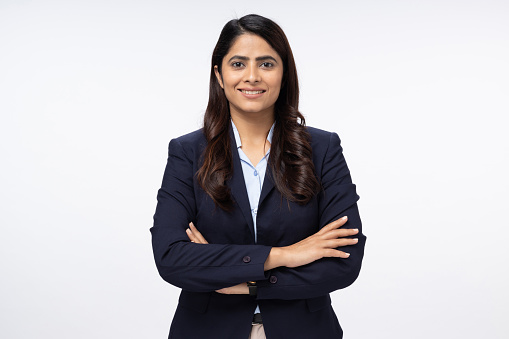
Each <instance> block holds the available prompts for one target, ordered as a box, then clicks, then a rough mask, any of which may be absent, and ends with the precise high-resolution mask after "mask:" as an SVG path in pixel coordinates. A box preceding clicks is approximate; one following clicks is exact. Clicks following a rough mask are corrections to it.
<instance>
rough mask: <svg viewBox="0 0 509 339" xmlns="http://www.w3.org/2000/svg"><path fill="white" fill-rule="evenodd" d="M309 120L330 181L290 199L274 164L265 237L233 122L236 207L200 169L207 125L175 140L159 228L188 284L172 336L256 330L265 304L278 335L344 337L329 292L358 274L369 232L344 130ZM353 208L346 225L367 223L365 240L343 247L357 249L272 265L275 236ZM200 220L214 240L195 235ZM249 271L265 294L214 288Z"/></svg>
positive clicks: (264, 195)
mask: <svg viewBox="0 0 509 339" xmlns="http://www.w3.org/2000/svg"><path fill="white" fill-rule="evenodd" d="M307 130H308V132H309V133H310V135H311V146H312V149H313V162H314V165H315V173H316V176H317V178H318V180H319V182H320V183H321V185H322V190H321V192H320V193H319V194H317V195H316V196H315V197H313V199H312V200H311V201H309V202H308V203H307V204H306V205H299V204H296V203H293V202H288V201H287V200H285V199H282V196H281V194H280V192H279V191H277V190H276V189H275V188H274V183H273V180H272V172H271V169H270V166H268V167H267V172H266V175H265V180H264V182H263V186H262V192H261V195H260V201H259V207H258V214H257V231H258V242H257V244H255V243H254V228H253V220H252V217H251V208H250V206H249V200H248V195H247V190H246V186H245V182H244V177H243V173H242V168H241V163H240V159H239V155H238V152H237V147H236V143H235V138H234V136H233V131H232V129H231V125H230V136H231V146H232V156H233V165H234V166H233V176H232V178H231V179H230V180H228V181H227V185H228V186H229V187H230V189H231V194H232V197H233V200H234V201H235V203H234V208H233V210H232V211H230V212H226V211H224V210H222V209H221V208H219V207H216V206H215V205H214V202H213V201H212V199H211V198H210V197H209V196H208V195H207V194H206V193H205V192H204V191H203V190H202V188H201V187H200V185H199V183H198V182H197V180H196V178H195V174H196V172H197V170H198V169H199V168H200V165H201V162H200V156H201V154H202V152H203V150H204V148H205V145H206V140H205V136H204V135H203V131H202V130H197V131H195V132H192V133H189V134H187V135H184V136H181V137H179V138H177V139H173V140H171V141H170V145H169V156H168V163H167V165H166V170H165V172H164V177H163V182H162V186H161V189H160V190H159V192H158V195H157V200H158V203H157V208H156V212H155V215H154V226H153V227H152V228H151V229H150V230H151V232H152V246H153V250H154V257H155V262H156V266H157V269H158V271H159V274H160V275H161V277H162V278H163V279H164V280H165V281H167V282H169V283H170V284H172V285H175V286H177V287H180V288H181V289H182V292H181V294H180V298H179V304H178V306H177V310H176V312H175V315H174V317H173V321H172V324H171V328H170V334H169V338H176V339H188V338H191V339H192V338H220V339H226V338H232V339H247V338H248V337H249V333H250V330H251V320H252V317H253V312H254V310H255V308H256V305H257V304H258V305H259V306H260V311H261V314H262V318H263V325H264V329H265V333H266V336H267V338H269V339H272V338H276V339H284V338H321V339H326V338H336V339H337V338H342V336H343V334H342V329H341V327H340V325H339V322H338V320H337V318H336V315H335V314H334V311H333V309H332V306H331V299H330V296H329V293H330V292H332V291H335V290H337V289H341V288H344V287H347V286H348V285H350V284H351V283H353V282H354V281H355V279H356V278H357V276H358V274H359V271H360V268H361V262H362V257H363V254H364V244H365V239H366V237H365V236H364V235H363V233H362V228H361V219H360V217H359V212H358V209H357V200H358V199H359V196H358V195H357V193H356V190H355V185H354V184H353V183H352V180H351V178H350V172H349V170H348V167H347V165H346V162H345V158H344V157H343V153H342V148H341V145H340V139H339V137H338V135H337V134H336V133H330V132H326V131H323V130H319V129H316V128H312V127H307ZM344 215H346V216H348V221H347V223H346V224H345V225H344V226H342V227H343V228H358V229H359V234H358V235H356V236H355V237H357V238H358V239H359V242H358V243H357V244H355V245H350V246H345V247H341V250H344V251H346V252H349V253H350V257H349V258H347V259H341V258H323V259H320V260H317V261H315V262H313V263H310V264H308V265H304V266H300V267H297V268H287V267H278V268H275V269H272V270H270V271H267V272H264V270H263V266H264V263H265V260H266V258H267V256H268V255H269V252H270V249H271V247H272V246H277V247H279V246H287V245H291V244H294V243H296V242H298V241H300V240H302V239H304V238H306V237H308V236H310V235H312V234H314V233H316V232H317V231H318V230H319V229H320V228H322V227H323V226H325V225H327V224H328V223H330V222H332V221H334V220H336V219H338V218H340V217H342V216H344ZM191 221H192V222H193V223H194V224H195V225H196V227H197V228H198V230H199V231H200V232H201V233H202V234H203V236H204V237H205V239H207V241H208V242H209V244H207V245H204V244H196V243H192V242H190V241H189V238H188V237H187V235H186V232H185V231H186V229H187V228H188V224H189V222H191ZM246 281H257V285H258V296H257V297H256V299H255V298H253V297H250V296H249V295H225V294H220V293H217V292H215V290H218V289H221V288H224V287H228V286H233V285H236V284H239V283H242V282H246Z"/></svg>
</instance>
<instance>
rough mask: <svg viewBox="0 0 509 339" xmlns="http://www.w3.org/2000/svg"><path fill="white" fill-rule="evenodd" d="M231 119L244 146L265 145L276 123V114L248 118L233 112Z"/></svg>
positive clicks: (253, 115)
mask: <svg viewBox="0 0 509 339" xmlns="http://www.w3.org/2000/svg"><path fill="white" fill-rule="evenodd" d="M231 117H232V120H233V123H234V124H235V127H237V130H238V131H239V135H240V139H241V140H242V145H243V146H244V145H245V144H264V143H265V141H266V138H267V134H268V133H269V130H270V128H271V127H272V124H273V123H274V112H269V113H266V114H258V113H256V114H252V116H247V115H244V114H237V113H236V112H233V111H232V112H231Z"/></svg>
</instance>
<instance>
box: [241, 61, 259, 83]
mask: <svg viewBox="0 0 509 339" xmlns="http://www.w3.org/2000/svg"><path fill="white" fill-rule="evenodd" d="M260 80H261V76H260V70H259V69H258V67H257V65H256V64H251V63H250V64H249V66H248V67H246V73H245V76H244V81H245V82H252V83H255V82H260Z"/></svg>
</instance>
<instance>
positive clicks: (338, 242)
mask: <svg viewBox="0 0 509 339" xmlns="http://www.w3.org/2000/svg"><path fill="white" fill-rule="evenodd" d="M358 242H359V239H357V238H355V239H347V238H341V239H331V240H327V242H326V243H324V245H325V246H324V247H325V248H337V247H342V246H350V245H355V244H357V243H358Z"/></svg>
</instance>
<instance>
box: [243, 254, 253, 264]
mask: <svg viewBox="0 0 509 339" xmlns="http://www.w3.org/2000/svg"><path fill="white" fill-rule="evenodd" d="M242 261H243V262H245V263H246V264H247V263H248V262H250V261H251V257H250V256H248V255H246V256H245V257H244V258H242Z"/></svg>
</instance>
